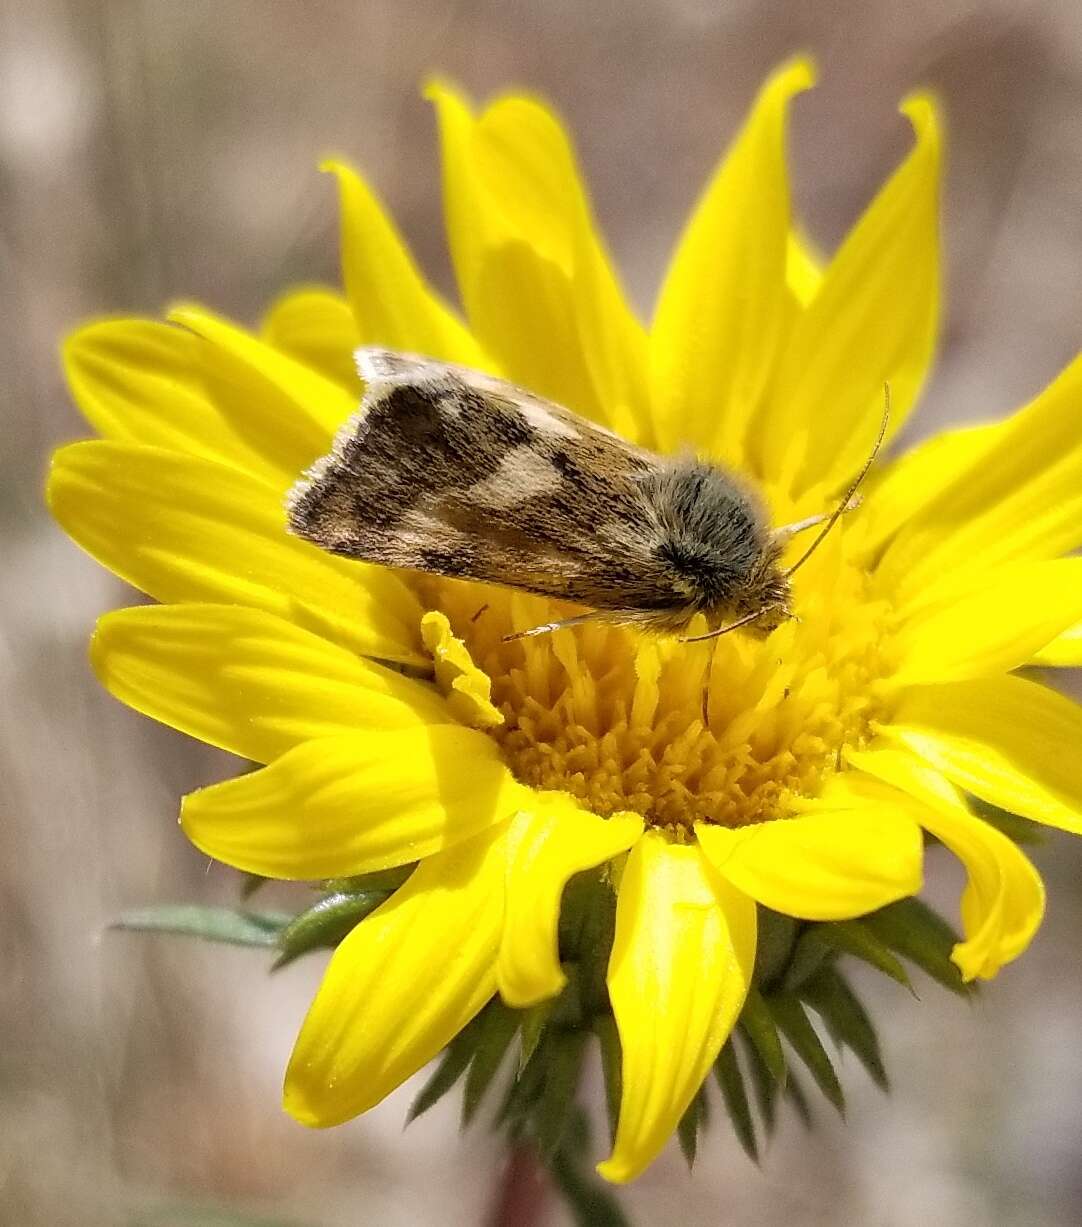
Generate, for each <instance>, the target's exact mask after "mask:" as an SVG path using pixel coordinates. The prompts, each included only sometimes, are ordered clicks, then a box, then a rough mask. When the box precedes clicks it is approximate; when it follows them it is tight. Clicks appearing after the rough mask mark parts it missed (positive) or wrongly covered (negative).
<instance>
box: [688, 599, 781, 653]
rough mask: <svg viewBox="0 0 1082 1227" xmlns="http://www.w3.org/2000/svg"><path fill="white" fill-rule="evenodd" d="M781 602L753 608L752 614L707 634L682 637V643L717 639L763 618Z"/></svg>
mask: <svg viewBox="0 0 1082 1227" xmlns="http://www.w3.org/2000/svg"><path fill="white" fill-rule="evenodd" d="M778 605H779V602H777V601H775V602H774V603H773V604H772V605H764V606H763V607H762V609H755V610H752V612H751V613H750V614H745V615H744V616H743V617H742V618H737V620H736V621H735V622H730V623H729V625H728V626H719V627H718V629H717V630H716V631H707V632H706V634H705V635H689V636H688V637H687V638H686V639H681V640H680V642H681V643H702V641H703V640H704V639H716V638H717V637H718V636H719V635H727V634H728V633H729V632H730V631H738V630H739V629H740V628H741V627H742V626H747V624H748V623H749V622H754V621H755V620H756V619H757V618H761V617H762V616H763V614H765V613H769V612H770V610H772V609H777V608H778Z"/></svg>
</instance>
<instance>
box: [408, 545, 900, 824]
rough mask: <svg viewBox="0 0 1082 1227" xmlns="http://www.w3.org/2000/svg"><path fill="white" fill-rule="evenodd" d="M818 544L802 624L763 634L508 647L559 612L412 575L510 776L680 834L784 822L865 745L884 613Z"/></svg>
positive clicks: (590, 628)
mask: <svg viewBox="0 0 1082 1227" xmlns="http://www.w3.org/2000/svg"><path fill="white" fill-rule="evenodd" d="M822 554H823V556H822V557H817V558H816V560H815V564H814V565H809V566H808V567H807V568H806V570H805V571H803V572H801V574H800V576H799V577H798V578H799V581H800V582H799V584H798V585H797V590H796V593H795V598H796V610H797V615H798V618H797V619H796V620H793V621H788V622H786V623H784V624H783V625H781V626H780V627H778V628H777V629H776V630H774V631H773V632H772V633H771V634H770V635H769V636H768V637H766V638H765V639H762V640H758V639H754V638H752V637H750V636H748V635H743V634H740V633H739V632H737V633H734V634H731V635H727V636H722V637H720V638H718V639H714V640H706V641H704V642H701V643H682V642H680V640H679V639H678V638H676V637H672V636H667V637H659V636H652V635H644V634H642V633H641V632H639V631H637V630H632V629H629V628H626V627H618V626H611V625H605V624H602V623H595V624H587V625H583V626H578V627H574V628H568V629H565V630H561V631H557V632H555V633H553V634H549V635H541V636H537V637H534V638H527V639H519V640H515V641H513V642H511V643H505V642H504V641H503V637H504V636H505V635H507V634H508V633H510V632H512V631H515V630H522V629H524V628H527V627H530V626H534V625H540V624H542V623H545V622H549V621H551V620H552V619H553V618H554V617H560V616H565V615H564V613H563V609H562V608H561V607H558V606H556V605H555V603H554V602H552V601H549V600H546V599H542V598H538V597H531V596H526V595H523V594H521V593H514V592H510V591H507V590H505V589H499V588H493V587H488V586H485V587H483V586H481V585H478V584H471V583H463V582H460V581H454V580H444V579H435V578H431V577H425V578H424V579H421V580H418V581H417V582H418V584H419V586H420V588H421V594H422V596H423V597H424V599H425V600H426V601H427V602H429V603H431V604H432V605H433V606H435V607H436V608H438V609H439V610H440V611H442V614H443V617H442V618H441V619H440V621H441V623H443V624H444V625H445V626H446V628H447V633H448V635H449V636H453V638H454V640H455V641H456V646H455V648H454V651H455V652H459V653H460V655H461V658H462V659H463V660H465V659H467V658H468V659H469V660H470V661H471V662H472V672H471V671H466V672H461V673H459V675H458V678H457V685H458V687H459V691H460V692H461V689H462V686H463V680H462V679H463V678H466V677H470V676H472V677H474V679H475V680H476V681H477V685H478V686H479V688H480V690H479V696H480V697H483V699H484V700H485V702H486V704H487V703H490V704H491V708H492V709H494V710H495V711H498V712H499V713H500V715H501V716H502V720H499V721H495V720H493V719H492V718H491V717H489V718H487V719H486V720H485V721H484V722H483V724H478V727H483V728H484V729H485V731H486V732H487V733H488V734H489V735H490V736H492V737H493V738H494V739H495V740H496V741H497V742H498V743H499V744H500V747H501V749H502V751H503V754H504V756H505V759H506V761H507V763H508V764H509V765H510V767H511V768H512V770H513V771H514V772H515V774H516V776H517V778H518V779H519V780H521V781H522V782H523V783H525V784H530V785H533V786H534V787H536V788H542V789H554V790H561V791H564V792H568V793H571V794H572V795H573V796H575V797H576V798H577V799H578V800H579V801H580V802H581V803H582V804H583V805H584V806H585V807H587V808H589V809H591V810H593V811H594V812H595V813H598V814H603V815H608V814H612V813H616V812H618V811H624V810H633V811H635V812H637V813H639V814H641V815H642V816H643V818H644V819H645V820H646V821H647V822H648V823H649V824H650V825H652V826H657V827H664V828H667V829H669V830H670V832H671V833H672V834H673V835H674V836H675V837H677V838H679V837H680V836H681V835H682V829H688V830H689V829H690V828H691V826H692V825H693V824H694V823H696V822H701V821H706V822H712V823H717V824H719V825H722V826H729V827H737V826H744V825H747V824H750V823H755V822H761V821H765V820H768V819H772V818H778V817H783V816H785V815H786V814H787V813H790V812H791V807H792V802H793V801H794V800H795V799H797V798H806V797H814V796H815V795H817V794H818V792H819V791H820V789H821V788H822V786H823V783H824V782H825V780H826V778H827V777H828V776H829V775H830V774H831V773H832V772H834V771H836V770H837V769H839V768H840V766H841V764H842V760H843V757H844V753H845V751H846V749H847V748H858V747H859V746H860V745H861V744H862V743H863V742H864V741H865V740H866V738H867V736H868V730H869V728H870V725H871V722H872V721H873V720H874V719H875V718H876V715H877V708H878V701H877V693H878V681H879V679H880V678H881V677H882V676H884V675H886V674H887V673H888V672H889V670H888V668H887V664H886V662H885V661H884V659H883V650H882V647H881V645H882V644H883V643H884V642H885V641H886V638H887V636H886V627H887V624H888V621H889V612H890V610H889V606H888V605H887V603H886V602H884V601H882V600H876V599H874V597H873V595H872V594H871V590H870V584H869V580H868V577H867V575H866V574H865V572H864V571H863V570H862V569H861V568H860V567H859V566H857V565H856V564H854V563H852V562H847V561H845V559H844V556H843V551H842V550H841V548H840V547H839V546H838V545H837V544H836V546H835V548H833V549H826V550H824V551H823V552H822ZM431 616H432V615H429V618H431ZM703 629H705V628H703ZM695 631H696V628H695V627H694V626H692V627H691V628H689V633H692V634H693V633H695ZM429 639H430V640H431V635H430V636H429ZM447 651H448V649H447V647H444V649H443V652H444V655H446V654H447ZM482 679H483V680H482ZM437 680H438V679H437ZM482 692H483V693H482ZM460 701H461V700H460ZM479 710H486V711H487V710H489V709H488V708H487V707H485V708H479Z"/></svg>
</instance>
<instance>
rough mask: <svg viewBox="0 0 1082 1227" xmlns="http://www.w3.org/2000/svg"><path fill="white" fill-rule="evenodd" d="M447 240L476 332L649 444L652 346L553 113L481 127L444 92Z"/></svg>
mask: <svg viewBox="0 0 1082 1227" xmlns="http://www.w3.org/2000/svg"><path fill="white" fill-rule="evenodd" d="M427 92H428V95H429V97H430V98H432V99H433V101H434V102H435V103H436V106H437V113H438V116H439V120H440V133H441V144H442V149H443V163H444V205H445V212H446V215H447V227H448V235H449V239H450V244H451V250H452V254H453V256H454V260H455V270H456V273H457V276H458V280H459V286H460V290H461V294H462V300H463V303H464V304H465V306H466V312H467V315H468V317H469V320H470V324H471V327H472V328H473V331H474V332H475V334H476V335H477V337H478V338H479V340H480V341H481V343H482V344H483V346H484V348H485V350H486V351H487V352H488V353H489V354H491V355H492V357H493V358H494V360H495V361H496V362H497V363H498V364H499V366H500V368H501V369H502V371H503V372H504V373H505V374H506V375H507V377H508V378H509V379H512V380H514V381H516V382H518V383H521V384H523V385H524V386H526V387H528V388H530V389H531V390H533V391H534V392H536V393H538V394H539V395H541V396H546V397H549V398H550V399H552V400H555V401H557V402H559V403H560V404H564V405H567V406H568V407H570V408H571V409H574V410H576V411H577V412H579V413H582V414H584V415H586V416H587V417H590V418H593V419H594V420H596V421H600V422H604V423H606V424H608V425H611V426H615V427H617V428H619V429H621V430H623V431H624V433H626V434H628V435H631V436H634V437H642V436H643V432H644V430H646V429H647V427H648V425H649V414H648V409H647V404H646V397H645V388H646V338H645V334H644V332H643V330H642V327H641V326H640V325H639V323H638V321H637V320H636V319H635V318H634V316H633V314H632V313H631V311H630V309H629V308H628V306H627V304H626V302H625V300H624V297H623V293H622V291H621V290H620V287H619V283H618V282H617V280H616V277H615V274H614V273H613V271H612V267H611V264H610V262H609V260H608V257H607V255H606V254H605V251H604V248H603V246H602V244H601V242H600V240H599V238H598V236H597V233H596V229H595V226H594V223H593V218H592V215H591V211H590V206H589V202H588V200H587V198H586V195H585V192H584V191H583V188H582V184H581V180H580V176H579V173H578V169H577V166H576V164H575V158H574V154H573V152H572V149H571V145H570V142H569V140H568V138H567V136H566V134H565V132H564V130H563V128H562V127H561V125H560V123H559V121H558V120H557V119H556V118H555V117H554V116H553V114H552V113H551V112H550V111H549V110H548V108H546V107H545V106H544V105H543V104H541V103H539V102H537V101H535V100H533V99H528V98H522V97H510V98H503V99H500V100H498V101H497V102H495V103H493V104H492V105H491V106H490V107H488V108H487V109H486V110H485V112H484V113H483V114H482V115H481V116H480V117H479V118H477V119H475V118H474V117H473V115H472V114H471V112H470V109H469V107H468V104H467V103H466V102H465V100H464V99H463V98H462V97H461V96H460V95H459V94H457V93H456V92H455V91H454V90H453V89H451V88H450V87H448V86H446V85H443V84H440V83H435V84H433V85H431V86H430V87H429V89H428V91H427Z"/></svg>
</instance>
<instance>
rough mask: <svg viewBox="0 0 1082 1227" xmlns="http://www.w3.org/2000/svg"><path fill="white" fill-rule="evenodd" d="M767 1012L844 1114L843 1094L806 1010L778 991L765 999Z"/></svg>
mask: <svg viewBox="0 0 1082 1227" xmlns="http://www.w3.org/2000/svg"><path fill="white" fill-rule="evenodd" d="M769 1005H770V1010H771V1013H772V1014H773V1015H774V1019H775V1021H776V1022H777V1024H778V1026H779V1027H780V1028H781V1032H782V1034H783V1035H784V1036H785V1038H786V1039H787V1040H788V1041H789V1043H790V1044H791V1045H792V1047H793V1051H794V1052H796V1054H797V1056H799V1057H800V1059H801V1060H802V1061H803V1062H804V1064H805V1065H806V1066H807V1067H808V1070H809V1072H810V1073H811V1076H812V1077H813V1078H814V1079H815V1082H816V1085H817V1086H818V1087H819V1089H820V1090H821V1091H822V1092H823V1094H824V1095H825V1096H826V1097H827V1099H829V1100H830V1102H831V1103H832V1104H833V1105H834V1107H835V1108H837V1109H838V1112H839V1113H840V1114H841V1115H842V1116H844V1115H845V1097H844V1095H843V1094H842V1088H841V1084H840V1083H839V1082H838V1075H837V1074H836V1073H835V1072H834V1066H833V1064H832V1063H831V1060H830V1056H829V1055H828V1053H827V1050H826V1049H825V1048H824V1047H823V1042H822V1040H821V1039H820V1038H819V1036H818V1034H817V1033H816V1030H815V1028H814V1027H813V1026H812V1024H811V1019H810V1018H809V1017H808V1014H807V1011H806V1010H805V1009H804V1007H803V1005H801V1003H800V1001H799V1000H798V999H797V998H796V997H794V996H793V995H792V994H791V993H778V994H777V996H775V997H772V998H771V999H770V1002H769Z"/></svg>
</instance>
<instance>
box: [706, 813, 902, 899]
mask: <svg viewBox="0 0 1082 1227" xmlns="http://www.w3.org/2000/svg"><path fill="white" fill-rule="evenodd" d="M831 805H832V806H837V808H835V809H831V808H828V806H831ZM695 834H696V835H697V836H698V839H699V846H700V847H701V848H702V850H703V854H704V855H705V856H706V858H707V860H709V861H710V863H711V865H713V866H714V868H715V869H716V870H717V871H718V873H720V874H721V875H722V876H723V877H724V878H725V879H726V880H727V881H729V882H731V883H732V884H733V886H735V887H736V888H737V890H740V891H743V893H744V894H746V895H750V896H751V897H752V898H753V899H756V900H758V902H760V903H762V904H765V905H766V906H767V907H769V908H772V909H773V910H774V911H776V912H783V913H785V915H787V916H797V917H799V918H801V919H802V920H847V919H850V918H852V917H854V916H863V915H865V914H866V913H868V912H874V911H875V909H876V908H880V907H885V906H886V904H888V903H893V902H894V901H895V900H896V899H903V898H905V897H906V896H908V895H914V894H916V893H917V891H919V890H920V888H921V862H922V858H923V849H922V844H921V834H920V828H919V827H918V826H917V824H916V823H915V822H914V821H913V819H912V817H911V816H910V815H909V814H907V813H906V812H905V811H904V810H903V809H902V808H901V807H900V806H890V805H886V804H883V803H877V802H873V801H871V800H867V799H861V798H853V799H848V798H845V797H843V796H842V795H841V794H840V792H839V790H838V789H835V791H834V793H833V795H832V796H831V799H830V801H829V802H826V801H824V802H823V803H822V808H817V807H814V806H810V807H809V808H808V810H807V811H806V812H804V813H800V814H796V815H794V816H793V817H791V818H781V819H777V820H775V821H773V822H759V823H756V824H755V825H754V826H746V827H737V828H728V827H717V826H708V825H706V824H705V823H699V824H698V825H697V826H696V828H695Z"/></svg>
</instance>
